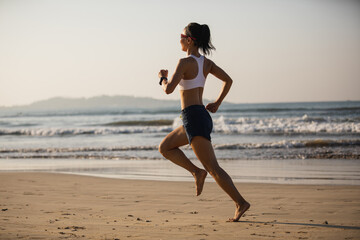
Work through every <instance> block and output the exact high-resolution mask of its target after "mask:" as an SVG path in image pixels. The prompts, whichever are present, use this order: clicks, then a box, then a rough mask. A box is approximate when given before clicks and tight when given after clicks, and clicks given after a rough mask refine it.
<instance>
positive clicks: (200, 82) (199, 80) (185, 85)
mask: <svg viewBox="0 0 360 240" xmlns="http://www.w3.org/2000/svg"><path fill="white" fill-rule="evenodd" d="M190 57H192V58H194V59H195V60H196V62H197V64H198V69H199V70H198V74H197V76H196V77H195V78H194V79H191V80H184V79H181V81H180V82H179V89H180V90H189V89H193V88H197V87H202V88H203V87H204V85H205V80H206V78H205V76H204V70H203V69H204V56H202V55H200V57H196V56H194V55H190Z"/></svg>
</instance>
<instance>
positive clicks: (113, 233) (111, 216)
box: [0, 172, 360, 240]
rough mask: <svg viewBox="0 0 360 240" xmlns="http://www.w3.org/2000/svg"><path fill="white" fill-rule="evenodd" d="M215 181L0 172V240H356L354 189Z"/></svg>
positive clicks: (359, 227)
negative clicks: (199, 189) (242, 208)
mask: <svg viewBox="0 0 360 240" xmlns="http://www.w3.org/2000/svg"><path fill="white" fill-rule="evenodd" d="M236 186H237V187H238V189H239V190H240V192H241V194H242V195H243V196H244V197H245V198H246V199H247V200H248V201H249V202H250V203H251V204H252V206H251V209H250V210H249V211H248V212H247V213H246V214H245V216H244V217H243V218H241V221H240V222H237V223H229V222H226V220H227V219H228V218H230V217H233V214H234V210H235V207H234V204H233V202H232V201H231V200H230V198H229V197H228V196H227V195H226V194H225V193H224V192H223V191H222V190H221V189H220V188H219V187H218V185H217V184H216V183H213V182H207V183H205V186H204V191H203V193H202V194H201V195H200V196H198V197H196V196H195V186H194V184H193V183H191V182H170V181H143V180H122V179H110V178H98V177H89V176H78V175H70V174H55V173H25V172H22V173H0V210H1V211H0V239H1V240H3V239H199V240H200V239H336V240H338V239H360V186H329V185H327V186H326V185H280V184H258V183H236Z"/></svg>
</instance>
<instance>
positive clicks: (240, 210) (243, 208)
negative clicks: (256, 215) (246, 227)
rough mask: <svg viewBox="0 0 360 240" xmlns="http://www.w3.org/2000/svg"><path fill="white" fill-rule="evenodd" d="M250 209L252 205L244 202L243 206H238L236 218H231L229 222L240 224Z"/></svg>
mask: <svg viewBox="0 0 360 240" xmlns="http://www.w3.org/2000/svg"><path fill="white" fill-rule="evenodd" d="M249 208H250V203H248V202H244V203H243V204H241V205H238V204H236V210H235V216H234V218H230V219H229V221H228V222H238V221H239V219H240V217H241V216H242V215H243V214H244V213H245V212H246V211H247V210H249Z"/></svg>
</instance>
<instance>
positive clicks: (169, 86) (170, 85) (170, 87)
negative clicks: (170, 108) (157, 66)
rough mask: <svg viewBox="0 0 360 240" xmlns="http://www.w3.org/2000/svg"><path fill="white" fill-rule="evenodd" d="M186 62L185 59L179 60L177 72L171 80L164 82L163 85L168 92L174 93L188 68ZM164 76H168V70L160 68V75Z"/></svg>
mask: <svg viewBox="0 0 360 240" xmlns="http://www.w3.org/2000/svg"><path fill="white" fill-rule="evenodd" d="M185 63H186V60H185V59H180V60H179V62H178V65H177V66H176V69H175V73H174V75H173V76H172V77H171V79H170V80H169V81H163V82H162V85H161V86H162V88H163V90H164V92H165V93H166V94H170V93H172V92H173V91H174V89H175V88H176V86H177V85H178V84H179V82H180V81H181V79H182V78H183V76H184V72H185V70H186V69H185V65H186V64H185ZM165 71H166V76H165ZM162 76H163V77H167V70H160V72H159V77H162Z"/></svg>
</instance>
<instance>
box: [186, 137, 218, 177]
mask: <svg viewBox="0 0 360 240" xmlns="http://www.w3.org/2000/svg"><path fill="white" fill-rule="evenodd" d="M191 148H192V149H193V151H194V153H195V155H196V157H197V158H198V159H199V161H200V162H201V163H202V165H203V166H204V167H205V169H206V170H207V171H208V172H211V171H214V170H216V169H217V168H218V167H219V164H218V162H217V159H216V156H215V152H214V148H213V146H212V144H211V142H210V141H209V140H208V139H206V138H204V137H202V136H195V137H194V138H193V140H192V141H191Z"/></svg>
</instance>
